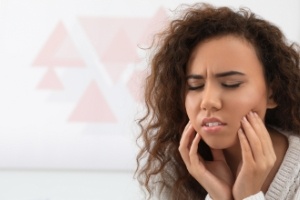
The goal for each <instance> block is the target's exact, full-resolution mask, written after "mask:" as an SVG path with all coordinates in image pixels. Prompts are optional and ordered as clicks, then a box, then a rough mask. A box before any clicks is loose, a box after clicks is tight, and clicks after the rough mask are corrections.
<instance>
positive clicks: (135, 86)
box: [127, 71, 146, 102]
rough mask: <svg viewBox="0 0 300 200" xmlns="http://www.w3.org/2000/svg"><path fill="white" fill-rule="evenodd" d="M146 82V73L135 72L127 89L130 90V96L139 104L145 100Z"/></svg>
mask: <svg viewBox="0 0 300 200" xmlns="http://www.w3.org/2000/svg"><path fill="white" fill-rule="evenodd" d="M145 80H146V72H145V71H135V72H134V73H133V74H132V76H131V79H130V80H129V81H128V83H127V87H128V89H129V92H130V94H131V95H132V96H133V98H134V99H135V100H136V101H137V102H142V100H143V89H144V83H145Z"/></svg>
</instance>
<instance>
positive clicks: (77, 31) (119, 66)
mask: <svg viewBox="0 0 300 200" xmlns="http://www.w3.org/2000/svg"><path fill="white" fill-rule="evenodd" d="M194 2H196V1H191V0H189V1H178V0H168V1H167V0H165V1H162V0H143V1H142V0H125V1H123V0H63V1H62V0H27V1H22V0H0V92H1V98H0V121H1V124H0V160H1V162H0V188H1V192H0V199H1V200H2V199H8V200H10V199H24V200H25V199H26V200H46V199H47V200H57V199H64V200H67V199H72V200H74V199H78V200H81V199H82V200H88V199H142V198H141V196H140V193H139V191H138V187H137V183H136V182H134V181H133V179H132V174H133V170H134V168H135V156H136V151H137V148H136V146H135V141H134V140H135V137H136V134H137V130H138V129H137V127H136V125H135V123H134V119H135V118H137V116H138V110H139V109H141V108H140V101H139V97H138V91H140V87H138V86H140V85H139V84H137V82H135V81H138V78H139V77H142V70H143V69H144V67H145V66H146V63H145V62H146V61H145V60H144V57H145V55H146V53H145V52H144V51H142V50H141V49H139V48H138V47H137V44H140V45H145V44H147V41H148V40H147V39H148V36H151V34H152V31H153V30H156V29H158V28H159V27H160V26H161V25H162V24H163V23H164V19H165V17H166V16H169V15H170V14H171V12H170V10H174V9H175V8H176V7H177V6H178V5H179V4H180V3H194ZM207 2H209V3H212V4H215V5H229V6H233V7H240V6H247V7H249V8H250V9H251V10H252V11H254V12H256V13H257V14H259V15H260V16H262V17H263V18H265V19H268V20H270V21H272V22H273V23H275V24H276V25H278V26H279V27H281V28H282V30H283V32H284V33H285V34H286V36H287V38H289V39H290V40H292V41H297V42H298V43H300V12H299V11H300V1H298V0H286V1H279V0H278V1H272V0H265V1H260V2H258V1H250V0H248V1H238V0H232V1H230V3H228V2H227V1H225V0H210V1H207ZM157 20H158V21H157ZM114 183H115V184H114ZM85 195H86V196H85Z"/></svg>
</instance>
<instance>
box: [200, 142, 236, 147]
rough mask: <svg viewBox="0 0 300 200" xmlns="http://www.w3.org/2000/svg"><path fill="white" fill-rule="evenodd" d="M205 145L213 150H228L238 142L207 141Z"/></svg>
mask: <svg viewBox="0 0 300 200" xmlns="http://www.w3.org/2000/svg"><path fill="white" fill-rule="evenodd" d="M205 143H206V144H207V145H208V146H209V147H210V148H212V149H228V148H230V147H232V146H234V145H235V144H236V140H233V141H205Z"/></svg>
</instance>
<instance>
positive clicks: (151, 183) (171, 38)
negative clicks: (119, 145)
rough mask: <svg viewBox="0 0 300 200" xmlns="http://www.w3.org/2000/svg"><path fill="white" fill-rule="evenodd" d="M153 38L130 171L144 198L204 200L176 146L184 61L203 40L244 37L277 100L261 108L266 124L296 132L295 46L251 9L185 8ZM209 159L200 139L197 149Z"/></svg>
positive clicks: (299, 78)
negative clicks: (138, 146) (134, 165)
mask: <svg viewBox="0 0 300 200" xmlns="http://www.w3.org/2000/svg"><path fill="white" fill-rule="evenodd" d="M180 13H182V14H181V15H180V16H179V17H178V18H176V19H174V20H173V21H172V22H171V23H170V25H169V26H168V27H167V28H166V29H165V30H164V31H163V32H162V33H160V34H158V35H157V37H156V39H155V40H154V43H153V47H155V49H154V50H155V51H154V53H153V57H152V58H151V73H150V75H149V76H148V77H147V79H146V87H145V94H144V95H145V104H146V114H145V115H144V117H143V118H141V119H140V120H139V126H140V127H141V133H140V135H139V137H138V141H142V144H141V145H142V148H141V150H140V152H139V154H138V156H137V164H138V165H137V169H136V174H137V176H138V180H139V182H140V184H141V185H142V186H144V188H145V189H146V192H147V193H148V198H149V199H150V198H151V197H153V196H160V197H163V198H164V199H193V200H195V199H204V198H205V196H206V194H207V192H206V191H205V190H204V189H203V187H202V186H201V185H200V184H199V183H198V182H197V181H196V180H195V179H194V178H193V177H192V176H191V175H190V174H189V173H188V171H187V169H186V166H185V164H184V162H183V161H182V158H181V156H180V154H179V151H178V147H179V142H180V138H181V134H182V131H183V129H184V127H185V125H186V123H187V122H188V117H187V114H186V111H185V106H184V93H185V90H186V65H187V62H188V60H189V57H190V54H191V52H192V51H193V49H194V47H195V46H196V45H197V44H199V43H200V42H203V41H204V40H207V39H210V38H213V37H220V36H224V35H234V36H237V37H241V38H243V39H246V40H247V41H249V42H250V43H251V44H252V45H253V46H254V47H255V50H256V53H257V56H258V58H259V60H260V61H261V63H262V65H263V67H264V73H265V79H266V82H267V85H268V86H269V87H270V88H271V90H272V91H273V99H274V100H275V102H276V103H277V104H278V106H277V107H276V108H275V109H271V110H267V112H266V117H265V123H266V125H271V126H275V127H278V128H281V129H282V130H287V131H292V132H294V133H296V134H299V133H300V70H299V46H298V45H296V44H295V43H289V42H288V41H287V40H286V38H285V37H284V35H283V33H282V32H281V31H280V29H279V28H278V27H276V26H275V25H273V24H271V23H270V22H268V21H265V20H263V19H261V18H260V17H258V16H257V15H255V14H254V13H252V12H251V11H250V10H249V9H245V8H241V9H239V10H237V11H234V10H233V9H230V8H228V7H220V8H216V7H213V6H211V5H208V4H194V5H192V6H188V7H185V8H184V9H183V12H180ZM198 152H199V154H201V155H202V156H203V157H204V158H205V159H207V160H210V159H212V157H211V155H210V150H209V148H208V147H207V145H205V144H204V143H203V142H202V143H200V144H199V149H198Z"/></svg>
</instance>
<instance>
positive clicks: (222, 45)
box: [187, 35, 263, 73]
mask: <svg viewBox="0 0 300 200" xmlns="http://www.w3.org/2000/svg"><path fill="white" fill-rule="evenodd" d="M207 70H209V71H226V70H239V71H249V70H250V71H256V70H258V71H257V72H261V71H262V70H263V68H262V64H261V62H260V61H259V59H258V57H257V54H256V51H255V48H254V46H253V45H252V44H251V43H250V42H248V41H247V40H246V39H243V38H241V37H238V36H233V35H226V36H221V37H216V38H211V39H208V40H205V41H203V42H201V43H199V44H198V45H197V46H196V47H195V48H194V50H193V51H192V53H191V56H190V58H189V61H188V65H187V73H195V72H197V73H204V72H205V71H207ZM201 71H202V72H201Z"/></svg>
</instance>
